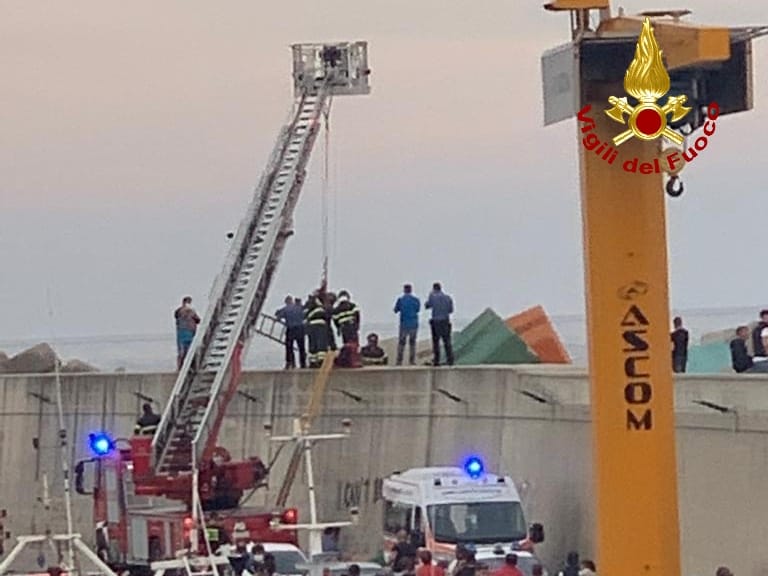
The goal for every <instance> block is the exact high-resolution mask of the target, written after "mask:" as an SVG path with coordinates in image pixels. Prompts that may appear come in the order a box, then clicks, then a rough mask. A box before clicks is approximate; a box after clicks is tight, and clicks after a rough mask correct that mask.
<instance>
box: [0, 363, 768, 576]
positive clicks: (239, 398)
mask: <svg viewBox="0 0 768 576" xmlns="http://www.w3.org/2000/svg"><path fill="white" fill-rule="evenodd" d="M312 376H313V373H312V372H303V371H292V372H248V373H246V374H245V375H244V377H243V382H242V384H241V388H240V390H241V391H242V392H244V393H245V394H246V395H247V396H245V395H239V394H238V395H236V396H235V399H234V400H233V402H232V404H231V406H230V409H229V412H228V417H227V418H226V419H225V421H224V424H223V427H222V431H221V436H220V444H221V445H223V446H225V447H227V448H228V449H229V450H230V451H231V452H232V455H233V456H234V457H235V458H242V457H245V456H249V455H259V456H261V457H262V458H264V459H267V460H268V459H271V457H272V455H274V453H275V449H276V447H275V446H272V445H270V443H269V442H268V440H267V439H266V437H265V434H264V431H263V423H264V422H265V421H270V422H271V423H272V425H273V430H274V433H275V434H283V433H287V432H288V431H289V429H290V425H291V421H292V419H293V418H294V417H296V416H297V415H298V414H299V413H300V412H301V411H302V409H303V407H304V406H306V404H307V402H308V400H309V393H310V387H311V383H312ZM173 381H174V376H173V375H171V374H86V375H66V376H63V377H62V382H63V389H64V404H65V411H66V424H67V426H68V429H69V432H70V439H69V440H70V447H71V449H72V462H75V461H77V460H78V459H81V458H85V457H88V453H87V437H88V433H89V432H92V431H95V430H108V431H110V432H112V433H114V434H115V435H117V436H121V435H122V436H128V435H129V434H130V433H131V430H132V427H133V424H134V421H135V418H136V415H137V414H138V412H139V409H140V406H141V404H142V403H143V402H144V401H145V398H152V399H153V400H154V401H155V402H156V403H157V405H158V407H161V406H162V405H163V403H164V402H165V400H166V398H167V396H168V394H169V392H170V389H171V387H172V385H173ZM254 399H255V400H254ZM54 400H55V388H54V379H53V376H50V375H36V376H7V375H4V376H0V508H6V509H7V510H8V515H9V517H8V519H7V521H6V527H7V529H9V530H11V531H12V532H13V533H14V534H20V533H27V532H29V531H35V530H41V529H44V528H45V527H46V526H50V527H52V528H53V529H62V528H63V526H64V521H63V514H62V512H61V506H59V505H58V504H59V503H60V497H61V494H62V491H61V474H60V472H59V462H60V452H59V448H58V443H57V431H58V422H57V420H56V409H55V408H56V407H55V404H54ZM676 412H677V428H678V435H677V438H678V476H679V479H680V483H679V490H680V516H681V535H682V554H683V567H684V572H683V573H684V574H691V575H695V574H712V573H714V569H715V567H716V566H718V565H720V564H726V565H729V566H730V567H731V568H732V569H733V570H734V572H735V573H737V574H744V575H750V576H758V575H765V574H768V554H766V553H765V552H764V546H763V544H764V542H765V541H766V539H768V522H766V521H765V518H768V483H767V482H765V478H766V477H768V377H766V376H762V375H755V376H729V375H718V376H716V377H715V376H713V377H707V376H681V377H678V379H677V384H676ZM342 418H351V419H352V421H353V428H352V436H351V438H349V439H347V440H343V441H329V442H325V443H322V444H320V445H318V447H317V448H316V451H315V462H316V473H317V480H318V482H319V497H320V508H321V515H322V518H323V519H328V520H331V519H346V517H347V516H346V511H347V509H348V508H349V507H350V506H358V507H359V508H360V512H361V527H360V528H359V529H354V530H345V531H343V544H344V545H345V547H346V549H347V550H349V551H352V552H355V553H358V554H363V555H364V556H366V557H367V556H373V555H374V553H375V551H376V549H377V547H378V546H379V545H380V525H381V503H380V501H379V491H380V487H381V479H382V478H384V477H385V476H387V475H388V474H390V473H391V472H392V471H394V470H402V469H405V468H408V467H412V466H423V465H446V464H455V463H459V462H461V460H462V458H463V457H464V456H466V455H467V454H470V453H477V454H481V455H482V456H483V457H484V459H485V461H486V465H487V468H488V469H489V470H493V471H500V472H502V473H505V474H509V475H511V476H512V477H513V478H514V479H515V481H516V482H517V484H518V488H519V491H520V493H521V496H522V498H523V501H524V508H525V510H526V514H527V517H528V519H529V521H541V522H543V523H544V524H545V527H546V531H547V542H546V543H545V544H544V545H543V546H542V547H541V548H540V553H541V556H542V558H543V559H544V560H545V562H546V563H547V564H548V565H549V566H550V567H551V568H556V567H557V566H558V565H559V563H560V562H561V561H562V559H563V558H564V555H565V553H566V552H567V551H568V550H571V549H574V550H578V551H580V552H581V554H582V556H584V557H589V556H593V555H594V550H593V544H594V542H593V532H594V513H593V501H594V494H593V485H592V460H591V444H590V442H591V438H590V426H589V394H588V381H587V377H586V374H585V373H584V372H583V371H581V370H577V369H574V368H571V367H568V366H527V367H526V366H522V367H521V366H517V367H506V366H505V367H493V366H484V367H459V368H454V369H446V368H441V369H431V368H424V367H413V368H410V367H409V368H371V369H364V370H350V371H339V372H336V373H334V374H333V377H332V379H331V381H330V382H329V385H328V389H327V394H326V397H325V399H324V407H323V415H322V417H321V418H319V420H318V421H317V429H318V430H322V431H335V430H338V429H339V428H340V421H341V419H342ZM35 438H37V439H39V448H38V449H35V448H34V447H33V439H35ZM286 456H287V451H285V452H283V454H282V456H281V458H280V459H279V460H278V462H277V464H276V466H275V472H274V474H273V484H272V486H270V488H269V490H268V491H265V492H261V493H257V495H255V496H254V497H253V499H252V501H251V502H250V503H255V504H259V503H264V502H265V501H271V500H273V499H274V497H275V495H276V492H277V489H278V488H279V479H280V477H281V475H282V472H283V470H284V467H285V463H286V460H287V458H286ZM44 475H47V478H48V482H49V484H50V486H51V493H52V496H53V507H52V512H50V513H47V512H46V511H45V510H44V509H43V505H42V503H41V502H39V501H38V497H39V496H40V495H41V488H42V480H43V476H44ZM631 488H632V487H631V486H629V487H627V490H628V491H631ZM293 495H294V496H293V498H294V500H293V501H294V503H295V504H297V505H298V506H299V508H300V510H302V513H303V514H304V517H306V514H305V512H304V510H305V508H306V507H305V495H306V492H305V490H304V483H303V478H302V480H301V482H300V483H299V484H297V486H296V487H295V489H294V492H293ZM74 498H75V522H76V526H77V529H78V530H80V531H81V532H82V533H83V534H84V535H86V537H87V538H88V539H90V538H91V536H92V527H91V521H90V514H91V507H90V500H89V499H88V498H87V497H85V496H77V495H76V496H75V497H74ZM628 537H631V535H628ZM598 567H599V564H598Z"/></svg>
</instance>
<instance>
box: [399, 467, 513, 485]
mask: <svg viewBox="0 0 768 576" xmlns="http://www.w3.org/2000/svg"><path fill="white" fill-rule="evenodd" d="M498 477H499V476H497V475H496V474H483V475H482V476H481V477H480V478H478V479H477V480H478V481H479V482H482V481H483V480H484V479H485V480H487V481H490V482H493V481H495V480H496V479H497V478H498ZM435 478H457V479H467V478H469V475H468V474H467V473H466V472H465V471H464V470H463V469H461V468H459V467H458V466H435V467H432V468H410V469H408V470H404V471H402V472H400V473H395V474H393V475H392V476H391V477H390V480H397V479H400V480H406V481H409V482H429V481H433V480H434V479H435Z"/></svg>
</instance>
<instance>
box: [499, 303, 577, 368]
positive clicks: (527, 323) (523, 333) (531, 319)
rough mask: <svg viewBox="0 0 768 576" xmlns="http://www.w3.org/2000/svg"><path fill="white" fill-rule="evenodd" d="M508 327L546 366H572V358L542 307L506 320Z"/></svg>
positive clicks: (525, 311) (530, 309) (535, 307)
mask: <svg viewBox="0 0 768 576" xmlns="http://www.w3.org/2000/svg"><path fill="white" fill-rule="evenodd" d="M505 323H506V325H507V327H508V328H509V329H510V330H513V331H514V332H516V333H517V335H518V336H520V338H522V339H523V341H525V343H526V344H528V347H529V348H530V349H531V350H533V351H534V353H535V354H536V355H537V356H538V357H539V360H540V361H541V362H542V363H544V364H570V363H571V357H570V356H568V351H567V350H566V349H565V346H563V343H562V342H561V341H560V337H559V336H558V335H557V332H556V331H555V327H554V326H553V325H552V322H550V321H549V317H548V316H547V313H546V312H545V311H544V308H542V307H541V306H534V307H533V308H529V309H528V310H523V311H522V312H520V313H519V314H515V315H514V316H510V317H509V318H507V319H506V320H505Z"/></svg>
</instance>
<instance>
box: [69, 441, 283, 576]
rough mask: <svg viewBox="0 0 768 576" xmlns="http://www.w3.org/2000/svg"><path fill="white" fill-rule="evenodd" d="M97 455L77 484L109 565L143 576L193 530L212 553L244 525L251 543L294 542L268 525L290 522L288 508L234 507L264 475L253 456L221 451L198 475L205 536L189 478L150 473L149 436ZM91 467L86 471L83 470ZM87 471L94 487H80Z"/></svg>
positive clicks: (186, 542)
mask: <svg viewBox="0 0 768 576" xmlns="http://www.w3.org/2000/svg"><path fill="white" fill-rule="evenodd" d="M100 441H101V442H105V441H104V440H101V438H96V439H95V441H94V442H95V443H96V444H94V442H92V445H93V446H94V448H95V450H96V451H97V452H98V453H101V455H99V456H97V457H95V458H92V459H90V460H86V461H82V462H80V463H78V465H77V466H76V468H75V487H76V489H77V491H78V492H79V493H80V494H92V495H93V501H94V522H95V524H96V549H97V553H98V554H99V556H100V557H101V558H102V559H103V560H104V561H105V562H106V563H107V564H109V565H110V566H111V567H113V569H114V570H115V571H116V572H118V573H119V570H123V569H128V570H129V571H130V572H131V573H133V574H141V573H147V572H149V571H150V563H151V562H153V561H156V560H162V559H168V558H173V557H174V556H175V555H176V553H177V552H178V551H179V550H184V549H189V548H190V547H191V544H192V542H191V539H192V538H193V535H194V534H197V535H198V549H199V550H206V548H205V546H206V544H205V540H204V536H205V535H207V536H208V540H209V542H210V544H211V547H212V548H213V550H214V551H215V549H216V548H217V547H218V545H219V544H221V543H224V542H227V541H231V540H232V538H233V534H234V533H235V525H236V524H237V530H238V531H240V532H242V530H243V527H244V528H245V530H246V531H247V532H248V536H249V538H250V539H251V540H253V541H255V542H286V543H292V544H297V533H296V531H295V530H276V529H272V528H271V526H272V525H273V524H274V523H275V521H277V522H279V523H280V524H295V523H296V522H297V512H296V510H295V509H293V508H288V509H285V510H282V511H281V512H279V513H275V512H273V511H271V510H263V509H257V508H248V507H239V504H240V502H241V500H242V498H243V496H244V495H245V494H246V493H247V492H248V491H250V490H253V489H256V488H258V487H259V486H260V485H262V483H263V482H264V481H265V479H266V477H267V469H266V467H265V466H264V464H263V463H262V462H261V460H259V459H258V458H251V459H250V460H248V461H245V462H232V461H231V459H230V457H229V454H228V453H227V451H226V450H224V449H223V448H218V449H217V451H216V454H215V456H214V459H213V460H212V461H211V462H210V464H209V465H207V466H205V467H203V468H202V469H201V470H200V473H199V494H200V501H201V504H202V507H203V510H204V525H205V528H206V534H203V532H202V531H200V532H194V531H193V529H194V528H195V522H194V521H193V518H192V515H191V513H190V510H191V506H192V502H191V495H192V486H191V476H180V477H176V478H168V477H163V476H159V477H158V476H155V475H154V473H153V471H152V468H151V467H150V466H149V464H150V459H149V455H150V447H151V442H152V438H151V437H150V436H135V437H133V438H131V439H130V440H129V441H128V445H127V446H126V447H114V449H110V448H112V447H109V448H107V445H106V444H102V445H101V448H99V447H98V443H99V442H100ZM89 467H91V468H92V470H91V471H89V470H88V468H89ZM88 472H92V478H93V486H92V489H91V490H88V489H87V487H86V486H85V482H86V475H88V476H91V474H87V473H88Z"/></svg>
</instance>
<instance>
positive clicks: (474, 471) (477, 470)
mask: <svg viewBox="0 0 768 576" xmlns="http://www.w3.org/2000/svg"><path fill="white" fill-rule="evenodd" d="M483 470H484V466H483V461H482V460H480V458H478V457H477V456H471V457H470V458H468V459H467V461H466V462H465V463H464V471H465V472H466V473H467V474H469V477H470V478H480V476H481V475H482V474H483Z"/></svg>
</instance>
